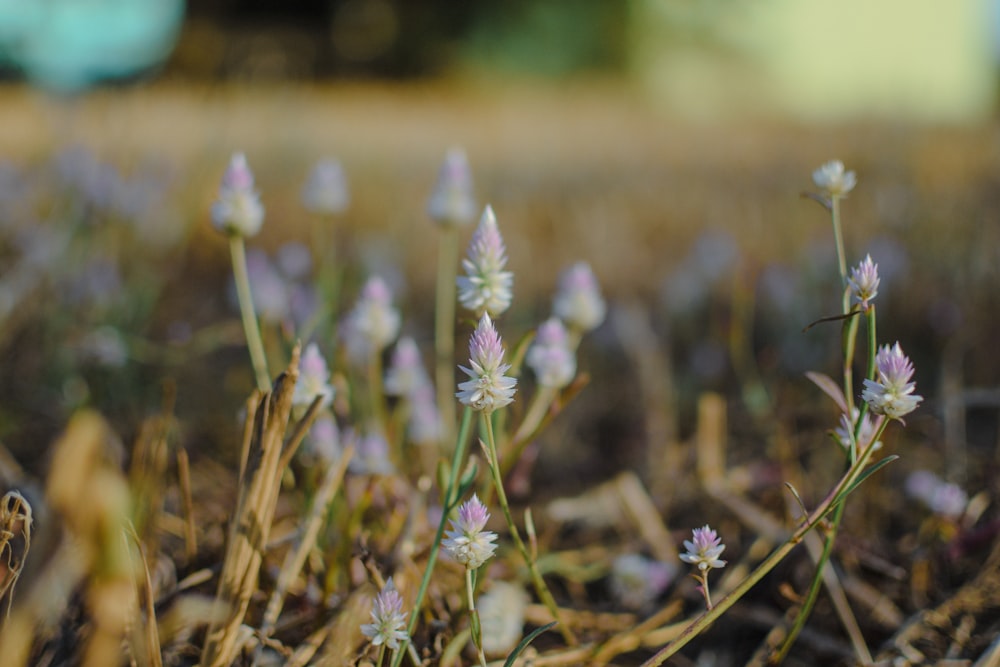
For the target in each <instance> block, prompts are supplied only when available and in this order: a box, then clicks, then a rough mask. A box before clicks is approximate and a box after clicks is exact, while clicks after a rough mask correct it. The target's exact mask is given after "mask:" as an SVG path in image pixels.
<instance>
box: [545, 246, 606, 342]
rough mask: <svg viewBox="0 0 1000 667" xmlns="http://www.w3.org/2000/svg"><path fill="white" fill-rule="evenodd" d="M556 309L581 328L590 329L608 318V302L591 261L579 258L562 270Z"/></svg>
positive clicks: (574, 326) (568, 320) (567, 321)
mask: <svg viewBox="0 0 1000 667" xmlns="http://www.w3.org/2000/svg"><path fill="white" fill-rule="evenodd" d="M552 309H553V311H554V312H555V314H556V316H557V317H559V318H560V319H562V321H563V322H565V323H566V324H568V325H569V326H570V327H572V328H574V329H577V330H579V331H590V330H591V329H595V328H597V326H598V325H599V324H600V323H601V322H603V321H604V315H605V313H606V312H607V306H606V304H605V303H604V298H603V297H602V296H601V290H600V287H599V286H598V285H597V278H595V277H594V272H593V271H591V269H590V265H589V264H587V263H586V262H578V263H576V264H574V265H573V266H571V267H569V268H568V269H566V270H565V271H564V272H563V273H562V275H561V276H560V277H559V290H558V291H557V292H556V298H555V302H554V303H553V308H552Z"/></svg>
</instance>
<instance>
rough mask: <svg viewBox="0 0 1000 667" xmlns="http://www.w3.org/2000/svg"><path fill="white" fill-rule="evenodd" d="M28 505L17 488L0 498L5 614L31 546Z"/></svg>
mask: <svg viewBox="0 0 1000 667" xmlns="http://www.w3.org/2000/svg"><path fill="white" fill-rule="evenodd" d="M31 523H32V516H31V505H30V504H29V503H28V501H27V500H26V499H25V498H24V496H22V495H21V494H20V493H19V492H18V491H8V492H7V494H6V495H4V497H3V498H2V499H0V568H2V569H0V601H2V600H3V599H4V598H6V599H7V616H8V617H9V616H10V608H11V604H13V601H14V585H15V584H16V583H17V579H18V577H20V576H21V571H22V570H23V569H24V563H25V559H26V558H27V557H28V551H29V550H30V549H31Z"/></svg>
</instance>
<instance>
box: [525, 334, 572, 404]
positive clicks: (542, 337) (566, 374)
mask: <svg viewBox="0 0 1000 667" xmlns="http://www.w3.org/2000/svg"><path fill="white" fill-rule="evenodd" d="M524 360H525V362H526V363H527V364H528V366H530V367H531V370H532V371H534V372H535V377H537V378H538V384H540V385H541V386H543V387H553V388H555V389H560V388H562V387H565V386H566V385H567V384H569V382H570V380H572V379H573V376H574V375H576V355H575V354H574V352H573V350H572V349H571V348H570V344H569V334H567V333H566V327H565V326H563V323H562V320H560V319H559V318H558V317H550V318H549V319H548V320H546V321H545V322H543V323H542V324H541V325H540V326H539V327H538V332H537V334H536V335H535V340H534V342H533V343H532V344H531V347H530V348H528V353H527V355H526V356H525V359H524Z"/></svg>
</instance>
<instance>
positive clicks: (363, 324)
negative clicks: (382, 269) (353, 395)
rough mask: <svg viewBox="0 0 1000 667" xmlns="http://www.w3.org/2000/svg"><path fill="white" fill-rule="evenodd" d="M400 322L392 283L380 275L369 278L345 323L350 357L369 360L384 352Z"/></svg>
mask: <svg viewBox="0 0 1000 667" xmlns="http://www.w3.org/2000/svg"><path fill="white" fill-rule="evenodd" d="M399 323H400V318H399V311H397V310H396V309H395V308H393V306H392V291H391V290H390V289H389V286H388V285H386V284H385V281H383V280H382V279H381V278H379V277H378V276H375V277H373V278H369V280H368V282H367V283H365V286H364V287H363V288H362V290H361V296H360V297H359V298H358V302H357V303H356V304H355V305H354V309H353V310H351V312H350V313H348V315H347V319H346V321H345V322H344V326H343V331H342V336H343V339H344V346H345V347H346V349H347V356H348V357H350V359H351V360H352V361H354V362H356V363H361V364H363V363H367V361H368V359H369V358H370V356H371V355H372V354H376V353H378V352H381V351H382V350H384V349H385V348H386V347H387V346H388V345H389V343H391V342H392V341H393V340H394V339H395V338H396V334H397V333H399Z"/></svg>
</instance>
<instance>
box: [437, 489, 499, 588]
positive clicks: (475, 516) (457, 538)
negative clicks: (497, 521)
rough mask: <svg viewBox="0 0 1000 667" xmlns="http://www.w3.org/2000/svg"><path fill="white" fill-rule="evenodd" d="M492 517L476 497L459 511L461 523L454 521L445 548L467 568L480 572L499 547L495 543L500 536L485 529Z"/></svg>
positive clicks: (443, 541) (443, 544)
mask: <svg viewBox="0 0 1000 667" xmlns="http://www.w3.org/2000/svg"><path fill="white" fill-rule="evenodd" d="M489 518H490V514H489V512H487V511H486V506H485V505H483V503H482V502H480V500H479V496H477V495H475V494H473V496H472V499H471V500H468V501H466V502H465V503H463V504H462V506H461V507H459V508H458V520H457V521H456V520H454V519H453V520H452V521H451V527H452V529H451V530H449V531H446V533H445V534H446V535H447V538H446V539H443V540H441V546H443V547H444V548H445V549H447V550H448V553H450V554H451V556H452V558H454V559H455V560H457V561H458V562H459V563H461V564H462V565H464V566H465V567H466V568H468V569H470V570H476V569H479V567H480V566H481V565H482V564H483V563H485V562H486V561H488V560H489V559H490V558H491V557H492V556H493V552H494V551H496V548H497V545H496V544H494V542H495V541H496V539H497V534H496V533H494V532H492V531H488V530H483V528H485V527H486V522H487V521H488V520H489Z"/></svg>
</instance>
